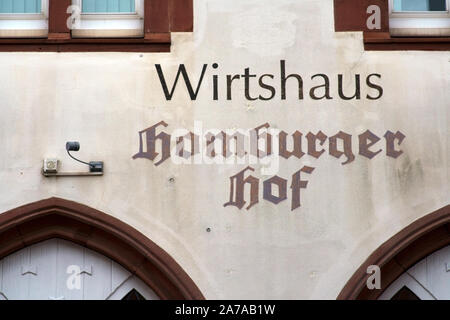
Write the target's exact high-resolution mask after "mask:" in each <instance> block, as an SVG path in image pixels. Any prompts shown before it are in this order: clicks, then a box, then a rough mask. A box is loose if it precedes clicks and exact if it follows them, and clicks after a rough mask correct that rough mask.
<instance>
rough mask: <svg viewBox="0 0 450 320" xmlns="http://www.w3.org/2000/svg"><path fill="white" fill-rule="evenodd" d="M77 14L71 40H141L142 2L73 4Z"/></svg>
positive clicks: (110, 0) (89, 0) (82, 0)
mask: <svg viewBox="0 0 450 320" xmlns="http://www.w3.org/2000/svg"><path fill="white" fill-rule="evenodd" d="M73 4H74V5H75V6H77V7H78V8H79V10H80V20H79V23H76V24H74V26H73V28H72V36H73V37H74V38H95V37H103V38H105V37H106V38H108V37H114V38H124V37H128V38H133V37H135V38H138V37H143V36H144V0H74V1H73Z"/></svg>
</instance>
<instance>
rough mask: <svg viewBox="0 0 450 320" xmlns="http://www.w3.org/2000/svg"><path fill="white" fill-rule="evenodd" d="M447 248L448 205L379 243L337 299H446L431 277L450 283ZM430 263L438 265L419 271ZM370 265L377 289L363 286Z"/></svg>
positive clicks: (449, 228) (449, 229)
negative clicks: (377, 275) (378, 283)
mask: <svg viewBox="0 0 450 320" xmlns="http://www.w3.org/2000/svg"><path fill="white" fill-rule="evenodd" d="M449 245H450V205H448V206H445V207H443V208H441V209H439V210H437V211H435V212H433V213H430V214H428V215H426V216H424V217H422V218H420V219H418V220H416V221H415V222H413V223H412V224H411V225H409V226H408V227H406V228H405V229H403V230H402V231H400V232H399V233H397V234H396V235H395V236H393V237H392V238H391V239H389V240H388V241H386V242H385V243H383V244H382V245H381V246H380V247H379V248H378V249H377V250H375V252H374V253H372V254H371V255H370V256H369V258H367V260H366V261H365V262H364V263H363V264H362V265H361V266H360V267H359V268H358V270H357V271H356V272H355V273H354V274H353V276H352V277H351V278H350V280H349V281H348V282H347V284H346V285H345V287H344V288H343V289H342V291H341V293H340V294H339V296H338V299H341V300H343V299H392V298H394V299H416V298H417V299H431V298H441V299H446V297H447V294H449V295H450V292H447V293H446V292H445V291H443V290H442V289H439V288H438V286H437V285H436V280H432V278H437V279H438V278H440V279H441V280H442V278H443V277H445V278H448V280H450V260H449V261H447V259H450V247H449ZM431 261H438V262H439V263H435V262H433V264H436V265H435V266H433V267H429V270H428V271H427V270H423V265H424V264H427V263H431ZM371 265H377V266H379V267H380V270H381V289H379V290H377V289H373V290H369V289H368V288H367V286H366V281H367V278H368V277H369V275H368V274H367V272H366V271H367V267H368V266H371ZM430 272H431V273H430ZM415 277H418V278H419V279H414V278H415ZM421 289H423V290H421ZM433 292H434V293H433Z"/></svg>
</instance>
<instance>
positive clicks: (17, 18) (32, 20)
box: [0, 0, 49, 38]
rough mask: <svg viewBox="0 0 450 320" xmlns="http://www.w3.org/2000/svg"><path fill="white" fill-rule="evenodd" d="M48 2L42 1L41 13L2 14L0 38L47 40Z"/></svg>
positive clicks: (46, 0)
mask: <svg viewBox="0 0 450 320" xmlns="http://www.w3.org/2000/svg"><path fill="white" fill-rule="evenodd" d="M48 1H49V0H41V12H40V13H0V38H46V37H47V36H48Z"/></svg>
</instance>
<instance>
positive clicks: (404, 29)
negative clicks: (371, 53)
mask: <svg viewBox="0 0 450 320" xmlns="http://www.w3.org/2000/svg"><path fill="white" fill-rule="evenodd" d="M446 6H447V10H446V11H408V12H406V11H403V12H398V11H394V0H389V28H390V33H391V35H392V36H399V37H408V36H414V37H417V36H427V37H445V36H450V0H446Z"/></svg>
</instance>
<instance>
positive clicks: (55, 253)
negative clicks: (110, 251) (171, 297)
mask: <svg viewBox="0 0 450 320" xmlns="http://www.w3.org/2000/svg"><path fill="white" fill-rule="evenodd" d="M130 299H132V300H157V299H159V298H158V296H157V295H156V294H155V292H154V291H153V290H152V289H150V288H149V287H148V286H147V285H145V284H144V283H143V282H142V281H141V280H140V279H139V278H137V277H136V276H135V275H133V274H131V273H130V272H129V271H128V270H126V269H125V268H123V267H122V266H121V265H119V264H117V263H116V262H114V261H113V260H111V259H109V258H107V257H105V256H103V255H101V254H99V253H97V252H95V251H92V250H90V249H88V248H86V247H83V246H80V245H78V244H76V243H73V242H70V241H67V240H62V239H58V238H53V239H50V240H45V241H42V242H39V243H35V244H33V245H31V246H28V247H25V248H23V249H20V250H19V251H16V252H14V253H12V254H10V255H8V256H7V257H5V258H3V259H1V260H0V300H130Z"/></svg>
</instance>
